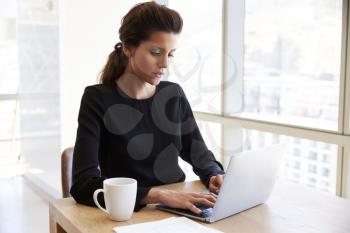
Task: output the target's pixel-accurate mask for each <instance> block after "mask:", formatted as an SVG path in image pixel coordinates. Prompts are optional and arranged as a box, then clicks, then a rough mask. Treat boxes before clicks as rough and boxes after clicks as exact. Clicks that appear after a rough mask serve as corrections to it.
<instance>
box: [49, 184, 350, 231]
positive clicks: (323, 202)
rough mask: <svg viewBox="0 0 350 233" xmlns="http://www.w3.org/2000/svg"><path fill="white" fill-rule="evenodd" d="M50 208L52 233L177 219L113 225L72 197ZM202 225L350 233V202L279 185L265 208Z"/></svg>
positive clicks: (146, 214)
mask: <svg viewBox="0 0 350 233" xmlns="http://www.w3.org/2000/svg"><path fill="white" fill-rule="evenodd" d="M164 187H165V188H168V189H173V190H179V191H180V190H181V191H195V192H197V191H198V192H199V191H203V190H204V186H203V185H202V184H201V183H200V182H199V181H194V182H185V183H177V184H172V185H166V186H164ZM232 192H234V190H232ZM49 208H50V232H51V233H61V232H68V233H83V232H84V233H85V232H86V233H87V232H98V233H104V232H113V231H112V228H113V227H115V226H125V225H129V224H135V223H142V222H147V221H155V220H160V219H163V218H167V217H172V216H175V215H173V214H170V213H167V212H162V211H159V210H156V209H155V208H154V205H148V206H147V207H146V208H144V209H142V210H141V211H139V212H135V213H134V214H133V216H132V218H131V219H130V220H129V221H126V222H115V221H112V220H110V219H109V218H108V217H107V216H106V215H105V214H104V213H103V212H102V211H101V210H99V209H97V208H93V207H88V206H83V205H79V204H76V202H75V201H74V200H73V199H72V198H65V199H58V200H55V201H53V202H51V203H50V207H49ZM201 224H204V225H205V226H207V227H210V228H215V229H218V230H221V231H223V232H230V233H231V232H232V233H236V232H237V233H253V232H254V233H265V232H269V233H272V232H274V233H296V232H300V233H309V232H312V233H349V232H350V200H346V199H342V198H339V197H335V196H332V195H327V194H324V193H321V192H319V191H317V190H313V189H309V188H306V187H303V186H300V185H296V184H292V183H282V182H278V183H277V184H276V186H275V189H274V191H273V193H272V194H271V197H270V199H269V200H268V201H267V202H266V203H265V204H262V205H259V206H257V207H254V208H252V209H249V210H246V211H244V212H242V213H239V214H236V215H233V216H231V217H229V218H226V219H223V220H220V221H218V222H215V223H212V224H209V223H201Z"/></svg>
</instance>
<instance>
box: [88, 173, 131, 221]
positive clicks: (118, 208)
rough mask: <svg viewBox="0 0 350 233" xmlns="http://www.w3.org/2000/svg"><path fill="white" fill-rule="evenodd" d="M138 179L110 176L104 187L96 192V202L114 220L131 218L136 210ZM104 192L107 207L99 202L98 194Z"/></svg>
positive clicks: (104, 182)
mask: <svg viewBox="0 0 350 233" xmlns="http://www.w3.org/2000/svg"><path fill="white" fill-rule="evenodd" d="M136 191H137V181H136V180H135V179H132V178H124V177H120V178H110V179H106V180H104V181H103V189H97V190H96V191H95V192H94V201H95V204H96V205H97V206H98V208H100V209H101V210H102V211H104V212H106V213H107V214H108V216H109V217H110V218H111V219H112V220H114V221H126V220H129V219H130V218H131V216H132V213H133V212H134V207H135V201H136ZM100 192H103V194H104V199H105V204H106V209H104V208H103V207H101V205H100V203H98V200H97V195H98V194H99V193H100Z"/></svg>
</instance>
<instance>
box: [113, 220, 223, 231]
mask: <svg viewBox="0 0 350 233" xmlns="http://www.w3.org/2000/svg"><path fill="white" fill-rule="evenodd" d="M113 230H114V232H117V233H164V232H166V233H180V232H186V233H222V231H218V230H214V229H211V228H208V227H205V226H202V225H201V224H199V223H196V222H195V221H192V220H190V219H188V218H186V217H171V218H166V219H163V220H159V221H153V222H146V223H139V224H134V225H129V226H122V227H114V228H113Z"/></svg>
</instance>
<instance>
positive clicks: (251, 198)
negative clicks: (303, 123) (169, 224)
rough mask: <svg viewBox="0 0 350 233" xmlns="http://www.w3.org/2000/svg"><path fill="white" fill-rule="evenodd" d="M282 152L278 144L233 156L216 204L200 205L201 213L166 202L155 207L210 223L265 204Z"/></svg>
mask: <svg viewBox="0 0 350 233" xmlns="http://www.w3.org/2000/svg"><path fill="white" fill-rule="evenodd" d="M283 154H284V146H283V145H280V144H279V145H274V146H270V147H266V148H262V149H258V150H252V151H246V152H242V153H239V154H236V155H234V156H232V158H231V160H230V163H229V165H228V168H227V171H226V175H225V179H224V183H223V184H222V186H221V189H220V192H219V195H218V197H217V200H216V203H215V205H214V207H213V208H207V207H200V206H199V208H200V209H201V210H202V213H201V214H200V215H196V214H195V213H193V212H191V211H190V210H184V209H175V208H171V207H167V206H165V205H157V206H156V208H157V209H160V210H164V211H168V212H172V213H176V214H180V215H184V216H187V217H189V218H193V219H197V220H201V221H204V222H209V223H211V222H215V221H218V220H221V219H223V218H226V217H229V216H231V215H234V214H237V213H239V212H242V211H244V210H247V209H249V208H252V207H254V206H257V205H259V204H262V203H264V202H265V201H266V200H267V199H268V197H269V195H270V193H271V191H272V188H273V186H274V183H275V180H276V178H277V172H278V168H279V164H280V161H281V158H282V156H283Z"/></svg>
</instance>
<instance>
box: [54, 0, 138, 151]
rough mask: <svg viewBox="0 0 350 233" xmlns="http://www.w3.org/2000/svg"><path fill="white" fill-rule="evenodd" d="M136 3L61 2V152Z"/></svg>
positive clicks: (126, 0)
mask: <svg viewBox="0 0 350 233" xmlns="http://www.w3.org/2000/svg"><path fill="white" fill-rule="evenodd" d="M138 2H141V1H137V0H118V1H116V0H103V1H96V0H88V1H87V0H75V1H69V0H61V1H60V5H59V9H60V12H59V18H60V22H59V25H60V26H59V28H60V40H59V42H60V94H61V95H60V96H61V99H60V101H61V102H60V108H61V148H62V150H63V149H64V148H66V147H70V146H73V145H74V142H75V137H76V129H77V117H78V111H79V106H80V100H81V96H82V93H83V91H84V88H85V86H87V85H92V84H95V83H96V80H97V75H98V73H99V72H100V70H101V69H102V67H103V65H104V64H105V62H106V59H107V57H108V55H109V53H110V52H111V51H112V50H113V49H114V44H115V43H116V42H118V41H119V36H118V29H119V27H120V22H121V19H122V17H123V16H124V15H125V14H126V13H127V12H128V11H129V9H130V8H131V7H132V6H133V5H135V4H136V3H138Z"/></svg>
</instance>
